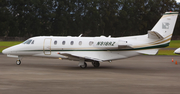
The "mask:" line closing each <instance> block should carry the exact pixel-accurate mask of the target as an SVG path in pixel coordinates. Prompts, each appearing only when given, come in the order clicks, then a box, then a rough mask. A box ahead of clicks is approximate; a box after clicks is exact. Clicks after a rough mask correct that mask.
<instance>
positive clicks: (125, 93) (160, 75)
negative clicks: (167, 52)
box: [0, 54, 180, 94]
mask: <svg viewBox="0 0 180 94" xmlns="http://www.w3.org/2000/svg"><path fill="white" fill-rule="evenodd" d="M172 58H173V59H174V61H177V64H178V65H175V62H171V60H172ZM15 61H16V59H15V58H8V57H6V56H5V55H2V54H1V55H0V94H180V56H137V57H132V58H128V59H123V60H117V61H113V62H112V63H108V62H105V63H101V66H100V68H94V67H93V66H92V65H91V63H87V64H88V67H87V68H86V69H81V68H79V67H78V66H77V65H78V62H76V61H67V60H58V59H47V58H35V57H28V58H23V60H22V64H21V65H16V64H15Z"/></svg>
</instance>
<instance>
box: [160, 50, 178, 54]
mask: <svg viewBox="0 0 180 94" xmlns="http://www.w3.org/2000/svg"><path fill="white" fill-rule="evenodd" d="M157 55H177V54H175V53H174V50H164V49H160V50H159V52H158V54H157Z"/></svg>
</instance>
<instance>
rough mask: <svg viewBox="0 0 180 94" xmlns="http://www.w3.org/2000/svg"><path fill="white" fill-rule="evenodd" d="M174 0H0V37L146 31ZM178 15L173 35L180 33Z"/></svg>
mask: <svg viewBox="0 0 180 94" xmlns="http://www.w3.org/2000/svg"><path fill="white" fill-rule="evenodd" d="M166 11H178V12H179V11H180V4H177V3H176V1H175V0H0V36H3V37H32V36H44V35H47V36H49V35H54V36H66V35H71V36H78V35H79V34H83V35H84V36H99V35H105V36H108V35H111V36H126V35H135V34H146V33H147V31H148V30H151V28H152V27H153V26H154V25H155V24H156V22H157V21H158V20H159V19H160V17H161V16H162V14H163V13H165V12H166ZM178 30H180V18H179V19H178V21H177V24H176V27H175V34H178V35H180V33H179V31H178Z"/></svg>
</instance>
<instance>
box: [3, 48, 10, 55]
mask: <svg viewBox="0 0 180 94" xmlns="http://www.w3.org/2000/svg"><path fill="white" fill-rule="evenodd" d="M2 53H3V54H8V53H10V50H9V49H8V48H7V49H4V50H3V51H2Z"/></svg>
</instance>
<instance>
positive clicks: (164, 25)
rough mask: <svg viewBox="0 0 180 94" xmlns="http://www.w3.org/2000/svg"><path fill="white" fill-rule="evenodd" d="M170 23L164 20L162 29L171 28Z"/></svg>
mask: <svg viewBox="0 0 180 94" xmlns="http://www.w3.org/2000/svg"><path fill="white" fill-rule="evenodd" d="M169 25H170V24H169V23H167V22H163V23H162V29H169Z"/></svg>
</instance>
